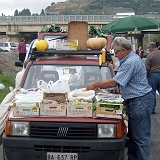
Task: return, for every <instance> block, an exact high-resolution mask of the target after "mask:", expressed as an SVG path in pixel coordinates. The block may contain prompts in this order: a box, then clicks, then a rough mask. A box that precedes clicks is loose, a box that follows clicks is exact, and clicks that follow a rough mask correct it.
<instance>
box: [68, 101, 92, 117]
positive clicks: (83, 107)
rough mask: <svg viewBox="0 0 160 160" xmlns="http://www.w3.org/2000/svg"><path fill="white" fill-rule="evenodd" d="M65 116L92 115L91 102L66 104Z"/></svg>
mask: <svg viewBox="0 0 160 160" xmlns="http://www.w3.org/2000/svg"><path fill="white" fill-rule="evenodd" d="M67 117H92V103H87V102H86V104H72V103H71V102H69V103H68V104H67Z"/></svg>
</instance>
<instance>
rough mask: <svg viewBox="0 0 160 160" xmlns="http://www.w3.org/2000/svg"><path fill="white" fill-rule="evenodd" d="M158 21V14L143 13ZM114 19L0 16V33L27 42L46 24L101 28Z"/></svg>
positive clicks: (86, 16)
mask: <svg viewBox="0 0 160 160" xmlns="http://www.w3.org/2000/svg"><path fill="white" fill-rule="evenodd" d="M143 17H147V18H152V19H154V20H157V21H159V22H160V15H143ZM113 20H115V18H114V15H48V16H47V15H46V16H0V35H7V36H8V37H10V41H14V42H19V41H20V40H21V38H22V37H25V38H26V40H27V43H30V42H31V41H32V40H33V39H35V38H37V33H38V32H39V31H41V29H42V28H43V27H44V26H45V25H48V24H52V23H53V24H57V25H58V26H60V27H61V28H65V29H66V28H67V27H68V22H70V21H87V22H88V25H89V26H95V27H97V28H101V27H102V26H103V25H105V24H107V23H110V22H111V21H113Z"/></svg>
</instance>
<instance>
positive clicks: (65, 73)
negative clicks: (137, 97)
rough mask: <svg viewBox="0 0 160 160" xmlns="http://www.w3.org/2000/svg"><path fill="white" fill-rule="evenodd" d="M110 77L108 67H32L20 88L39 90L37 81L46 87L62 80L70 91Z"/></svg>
mask: <svg viewBox="0 0 160 160" xmlns="http://www.w3.org/2000/svg"><path fill="white" fill-rule="evenodd" d="M111 77H113V75H112V72H111V69H110V68H109V67H108V66H104V67H99V66H86V65H76V66H73V65H32V66H30V68H29V70H28V74H27V77H26V78H25V81H24V84H23V86H22V87H23V88H24V89H30V88H41V86H38V83H39V81H41V83H42V82H43V83H42V84H43V85H47V84H48V83H49V82H52V83H55V82H56V81H57V80H62V79H63V80H65V81H66V82H67V83H68V85H69V88H70V90H74V89H78V88H85V87H86V85H87V84H88V83H90V82H94V81H101V80H106V79H110V78H111ZM42 80H43V81H42ZM43 87H44V86H42V88H43Z"/></svg>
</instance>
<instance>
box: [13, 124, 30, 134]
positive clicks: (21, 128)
mask: <svg viewBox="0 0 160 160" xmlns="http://www.w3.org/2000/svg"><path fill="white" fill-rule="evenodd" d="M11 135H14V136H29V122H11Z"/></svg>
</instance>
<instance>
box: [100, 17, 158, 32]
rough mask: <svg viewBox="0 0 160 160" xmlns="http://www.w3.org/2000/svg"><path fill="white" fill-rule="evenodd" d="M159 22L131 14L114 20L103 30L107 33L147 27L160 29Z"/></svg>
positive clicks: (145, 28) (132, 30) (139, 29)
mask: <svg viewBox="0 0 160 160" xmlns="http://www.w3.org/2000/svg"><path fill="white" fill-rule="evenodd" d="M159 24H160V23H159V22H157V21H155V20H153V19H149V18H144V17H137V16H129V17H126V18H120V19H117V20H115V21H112V22H111V23H109V24H106V25H104V26H103V27H102V28H101V30H102V31H103V32H106V33H120V32H122V33H123V32H134V31H142V30H147V29H158V28H159Z"/></svg>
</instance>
